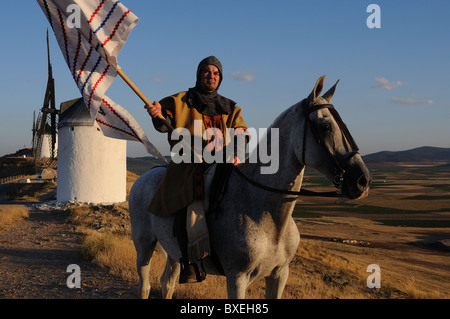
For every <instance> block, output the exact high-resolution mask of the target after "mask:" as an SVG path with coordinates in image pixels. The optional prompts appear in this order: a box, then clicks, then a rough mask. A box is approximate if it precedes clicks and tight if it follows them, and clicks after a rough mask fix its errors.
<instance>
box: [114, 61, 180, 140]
mask: <svg viewBox="0 0 450 319" xmlns="http://www.w3.org/2000/svg"><path fill="white" fill-rule="evenodd" d="M116 72H117V74H118V75H120V77H121V78H122V79H123V80H124V81H125V82H126V83H127V84H128V86H129V87H130V88H131V89H132V90H133V91H134V92H135V93H136V94H137V95H138V96H139V97H140V98H141V100H142V101H143V102H144V103H145V104H146V105H148V106H149V107H153V103H152V102H150V100H149V99H147V97H146V96H145V95H144V93H142V92H141V90H139V88H138V87H137V86H136V84H134V83H133V81H131V80H130V78H129V77H128V76H127V75H126V74H125V73H124V72H123V71H122V69H121V68H120V67H117V69H116ZM158 118H159V119H160V120H161V121H163V123H164V125H166V126H167V128H168V129H169V130H170V131H173V130H174V128H173V127H172V125H171V124H170V123H169V121H167V119H166V118H165V117H164V116H163V115H162V114H159V116H158Z"/></svg>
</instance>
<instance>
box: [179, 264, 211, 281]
mask: <svg viewBox="0 0 450 319" xmlns="http://www.w3.org/2000/svg"><path fill="white" fill-rule="evenodd" d="M198 263H200V265H199V264H198ZM180 265H181V267H180V279H179V283H180V284H188V283H194V282H202V281H203V280H205V278H206V271H205V267H204V265H203V260H200V261H199V262H195V263H190V262H185V261H183V260H182V259H180Z"/></svg>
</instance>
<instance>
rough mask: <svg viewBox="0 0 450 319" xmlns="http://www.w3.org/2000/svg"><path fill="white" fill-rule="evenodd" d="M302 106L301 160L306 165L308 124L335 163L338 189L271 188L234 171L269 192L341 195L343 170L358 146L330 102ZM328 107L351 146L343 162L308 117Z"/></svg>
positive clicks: (326, 195) (356, 152)
mask: <svg viewBox="0 0 450 319" xmlns="http://www.w3.org/2000/svg"><path fill="white" fill-rule="evenodd" d="M302 107H303V115H304V118H305V125H304V132H303V145H302V147H303V149H302V162H303V164H304V165H306V161H305V157H306V150H305V149H306V139H307V132H308V129H307V127H308V126H310V127H311V131H312V132H313V135H314V136H315V138H316V139H317V141H318V143H319V145H320V146H321V147H322V148H323V150H324V151H325V153H326V154H328V156H329V157H330V159H331V161H332V162H333V163H334V165H335V174H334V177H333V184H334V186H335V187H336V188H337V189H338V191H334V192H315V191H310V190H307V189H304V188H302V189H300V191H299V192H295V191H289V190H282V189H277V188H273V187H270V186H267V185H264V184H260V183H258V182H256V181H254V180H251V179H250V178H249V177H247V176H246V175H245V174H243V173H242V172H241V171H240V170H239V168H238V167H235V170H236V172H237V173H238V175H239V176H241V177H242V178H243V179H245V180H246V181H247V182H249V183H250V184H252V185H254V186H257V187H259V188H261V189H264V190H266V191H270V192H275V193H280V194H284V195H295V196H323V197H342V184H343V182H344V174H345V170H346V168H347V167H348V164H349V162H350V160H351V159H352V158H353V157H354V156H355V155H356V154H358V152H359V148H358V145H356V142H355V140H354V139H353V137H352V136H351V134H350V132H349V131H348V128H347V126H346V125H345V123H344V121H342V119H341V117H340V115H339V113H338V112H337V111H336V110H335V108H334V106H333V105H332V104H320V105H313V106H310V107H307V106H306V105H305V101H303V102H302ZM325 108H326V109H328V110H329V111H330V113H331V114H332V115H333V117H334V120H335V121H336V123H337V124H338V126H339V128H340V130H341V133H342V134H343V135H344V137H345V138H346V140H347V142H348V143H349V145H350V147H351V152H350V156H349V157H348V158H347V160H346V161H345V163H343V164H342V163H339V161H338V160H337V158H336V156H334V155H333V154H332V153H331V152H330V150H329V149H328V148H327V146H326V143H325V141H323V140H322V139H321V138H320V136H319V133H318V130H317V128H316V127H315V126H314V125H313V123H312V122H311V119H310V115H311V113H313V112H316V111H318V110H321V109H325Z"/></svg>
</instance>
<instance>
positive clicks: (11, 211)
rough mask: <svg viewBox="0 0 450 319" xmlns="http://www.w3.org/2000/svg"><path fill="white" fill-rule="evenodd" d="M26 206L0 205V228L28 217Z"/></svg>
mask: <svg viewBox="0 0 450 319" xmlns="http://www.w3.org/2000/svg"><path fill="white" fill-rule="evenodd" d="M29 214H30V212H29V210H28V207H26V206H23V205H0V230H2V229H5V228H6V227H7V226H10V225H12V224H14V223H16V222H19V221H21V220H22V219H24V218H28V217H29Z"/></svg>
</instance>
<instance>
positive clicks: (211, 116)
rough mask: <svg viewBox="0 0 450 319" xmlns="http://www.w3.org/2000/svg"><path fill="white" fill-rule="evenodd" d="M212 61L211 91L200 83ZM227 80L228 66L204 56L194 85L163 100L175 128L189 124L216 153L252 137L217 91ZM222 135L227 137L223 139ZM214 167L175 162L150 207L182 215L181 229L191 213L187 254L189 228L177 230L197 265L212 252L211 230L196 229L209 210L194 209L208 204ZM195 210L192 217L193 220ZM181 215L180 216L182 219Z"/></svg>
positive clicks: (153, 210) (160, 213)
mask: <svg viewBox="0 0 450 319" xmlns="http://www.w3.org/2000/svg"><path fill="white" fill-rule="evenodd" d="M208 65H213V66H215V67H217V69H218V70H219V72H220V81H219V85H218V86H217V88H216V90H215V91H214V92H205V91H204V90H203V89H202V86H201V85H200V80H199V78H200V72H201V71H202V69H203V68H204V67H206V66H208ZM222 79H223V76H222V65H221V63H220V61H219V60H218V59H217V58H215V57H213V56H211V57H208V58H206V59H204V60H202V61H201V62H200V64H199V66H198V69H197V83H196V86H195V87H194V88H190V89H189V90H188V91H183V92H180V93H177V94H174V95H172V96H169V97H166V98H164V99H162V100H161V101H160V104H161V107H162V109H161V112H162V115H163V116H164V117H165V118H166V119H167V120H168V121H169V122H170V123H171V125H172V127H174V128H175V129H178V128H185V129H187V130H189V132H190V136H192V137H193V138H194V139H195V138H199V136H198V135H199V134H201V136H200V139H201V141H202V143H201V144H202V150H203V148H204V147H209V148H208V149H209V151H210V152H211V151H212V152H214V151H216V152H222V154H227V152H226V151H225V149H226V146H227V145H228V144H230V142H231V139H232V138H235V139H246V138H247V132H246V128H247V127H246V124H245V122H244V120H243V118H242V116H241V108H240V107H239V106H237V105H236V103H235V102H234V101H232V100H230V99H227V98H225V97H223V96H221V95H219V94H218V93H217V90H218V88H219V86H220V83H221V81H222ZM194 123H196V124H197V125H198V123H201V127H202V129H201V132H199V130H198V127H197V129H196V127H194ZM153 124H154V126H155V128H156V129H157V130H158V131H160V132H168V128H167V127H166V126H165V125H164V124H163V123H162V121H160V120H159V119H158V118H153ZM230 128H233V129H237V128H240V129H241V130H239V131H238V133H240V134H233V135H232V136H231V135H230V132H229V130H227V129H230ZM208 129H214V130H219V131H220V132H221V134H214V136H209V135H208V134H207V133H208V132H210V130H208ZM205 132H206V134H205ZM234 133H236V131H234ZM196 135H197V136H196ZM218 136H219V137H221V138H218ZM168 140H169V144H170V146H171V148H173V147H174V146H175V145H176V144H177V142H178V141H177V140H172V138H171V134H170V133H169V136H168ZM191 144H193V141H191ZM233 145H234V146H235V147H236V146H237V145H242V144H240V143H239V142H235V143H233ZM244 145H245V142H244ZM193 149H194V148H193ZM178 151H179V150H177V152H178ZM182 151H184V152H186V151H187V152H189V150H184V149H183V150H182ZM194 151H198V149H194ZM236 152H237V150H236V149H234V150H233V151H232V153H233V154H236ZM200 154H202V153H200ZM225 160H226V159H225ZM209 165H210V163H209V164H208V163H205V162H204V161H203V162H202V163H199V162H198V161H197V162H195V161H188V162H187V163H186V162H181V163H179V164H177V163H175V162H174V161H171V162H170V164H169V166H168V167H167V171H166V173H165V175H164V177H163V179H162V181H161V183H160V185H159V187H158V189H157V191H156V193H155V195H154V197H153V199H152V201H151V203H150V205H149V206H148V210H149V211H150V212H151V213H153V214H155V215H157V216H160V217H167V216H171V215H173V214H178V215H180V216H182V217H180V218H176V222H175V224H176V225H175V227H174V228H180V227H177V224H181V229H182V228H183V227H186V226H185V225H186V217H185V216H186V215H185V214H184V213H185V212H186V208H187V210H188V212H187V216H188V217H187V220H188V221H187V223H188V225H187V229H188V241H189V245H188V248H187V253H186V249H184V247H182V246H184V244H182V243H181V241H183V237H185V234H184V232H181V234H177V238H178V239H179V240H178V241H179V243H180V248H181V251H182V255H184V256H183V262H186V261H187V260H186V259H188V261H189V262H190V263H195V262H197V261H198V260H201V259H202V258H204V257H205V256H207V255H208V254H209V253H210V252H209V237H208V236H207V233H206V234H202V232H201V231H196V224H198V223H202V224H203V226H205V225H206V221H205V220H204V214H203V217H202V216H201V214H200V216H199V215H198V214H194V211H197V210H201V207H200V206H201V205H203V204H202V202H201V201H202V200H203V199H204V189H203V173H204V171H205V169H206V168H207V167H208V166H209ZM191 213H192V216H191V219H190V214H191ZM178 215H177V216H178ZM177 219H178V220H179V221H178V222H177ZM180 221H181V222H180ZM203 226H202V227H203ZM205 227H206V226H205ZM184 239H186V238H184ZM186 255H187V256H186ZM184 266H185V265H183V263H182V268H183V267H184ZM197 277H198V276H197ZM181 281H182V279H181V278H180V282H181Z"/></svg>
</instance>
